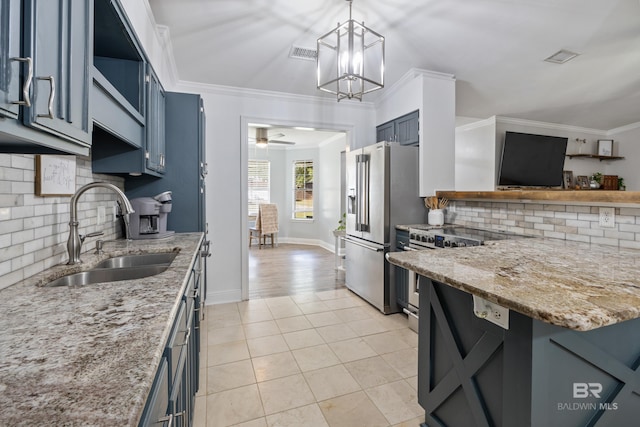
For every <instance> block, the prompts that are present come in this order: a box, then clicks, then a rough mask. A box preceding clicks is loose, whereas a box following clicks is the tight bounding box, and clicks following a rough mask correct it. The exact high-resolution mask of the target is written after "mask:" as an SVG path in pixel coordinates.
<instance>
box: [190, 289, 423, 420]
mask: <svg viewBox="0 0 640 427" xmlns="http://www.w3.org/2000/svg"><path fill="white" fill-rule="evenodd" d="M417 346H418V336H417V335H416V334H415V333H414V332H413V331H411V330H410V329H409V328H407V325H406V317H405V316H404V315H402V314H394V315H388V316H385V315H383V314H381V313H380V312H379V311H377V310H376V309H374V308H373V307H371V306H370V305H369V304H367V303H365V302H364V301H363V300H361V299H360V298H359V297H357V296H356V295H355V294H353V293H351V292H350V291H348V290H347V289H338V290H330V291H322V292H315V293H307V294H297V295H291V296H283V297H276V298H266V299H254V300H249V301H244V302H240V303H231V304H220V305H212V306H207V312H206V321H205V322H204V325H203V330H202V353H201V355H200V357H201V360H202V369H201V371H200V391H199V392H198V394H197V396H196V408H195V417H194V425H195V427H218V426H243V427H266V426H270V427H271V426H279V427H288V426H301V427H316V426H317V427H322V426H325V427H326V426H330V427H342V426H345V427H358V426H363V427H364V426H366V427H375V426H383V427H384V426H394V427H395V426H403V427H404V426H407V427H408V426H414V427H417V426H419V425H420V423H421V422H422V421H423V420H424V410H423V409H422V408H421V407H420V405H418V403H417V392H416V388H417V360H418V352H417Z"/></svg>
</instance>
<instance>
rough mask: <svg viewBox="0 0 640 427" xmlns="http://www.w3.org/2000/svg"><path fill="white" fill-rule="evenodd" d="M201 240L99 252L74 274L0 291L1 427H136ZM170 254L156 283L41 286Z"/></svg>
mask: <svg viewBox="0 0 640 427" xmlns="http://www.w3.org/2000/svg"><path fill="white" fill-rule="evenodd" d="M202 237H203V235H202V233H184V234H175V235H174V236H172V237H169V238H165V239H159V240H153V241H152V240H136V241H131V242H126V241H125V240H118V241H111V242H106V243H105V245H104V252H105V253H104V254H103V255H93V254H91V252H89V253H85V254H83V255H82V260H83V261H84V263H83V264H82V265H81V266H66V265H59V266H55V267H52V268H50V269H48V270H46V271H44V272H42V273H40V274H38V275H36V276H33V277H31V278H29V279H26V280H24V281H22V282H19V283H17V284H15V285H13V286H10V287H8V288H5V289H3V290H0V312H1V313H2V316H0V407H1V408H2V411H1V412H2V421H1V422H0V424H2V425H28V426H33V425H68V426H76V425H77V426H80V425H82V426H85V425H92V426H102V425H137V424H138V422H139V419H140V417H141V415H142V411H143V409H144V404H145V402H146V399H147V396H148V394H149V390H150V389H151V385H152V383H153V379H154V376H155V373H156V370H157V368H158V365H159V362H160V359H161V357H162V352H163V349H164V345H165V343H166V340H167V338H168V336H169V333H170V328H171V326H172V323H173V320H174V318H175V314H176V311H177V308H178V304H179V302H180V299H181V297H182V294H183V293H184V289H185V286H186V283H187V282H186V279H187V278H188V272H189V267H190V266H191V264H192V262H193V260H194V259H195V257H196V256H197V255H198V253H199V248H200V242H201V240H202ZM168 251H179V252H178V255H177V256H176V258H175V259H174V260H173V262H172V263H171V265H170V267H169V268H168V269H167V270H166V271H164V272H163V273H160V274H158V275H156V276H151V277H146V278H144V279H138V280H126V281H120V282H111V283H102V284H92V285H86V286H79V287H67V286H62V287H53V288H47V287H42V286H41V285H42V284H44V283H46V282H48V281H50V280H52V279H54V278H56V277H60V276H61V275H64V274H67V273H70V272H74V271H78V270H87V269H90V268H91V267H93V266H94V265H95V264H97V263H98V262H99V261H101V260H103V259H106V258H109V257H112V256H118V255H124V254H132V253H134V254H135V253H148V252H168Z"/></svg>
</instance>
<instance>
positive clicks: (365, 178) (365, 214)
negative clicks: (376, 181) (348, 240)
mask: <svg viewBox="0 0 640 427" xmlns="http://www.w3.org/2000/svg"><path fill="white" fill-rule="evenodd" d="M356 162H357V173H356V181H357V187H358V212H357V215H356V230H357V231H369V191H370V186H369V155H367V154H360V155H358V156H356Z"/></svg>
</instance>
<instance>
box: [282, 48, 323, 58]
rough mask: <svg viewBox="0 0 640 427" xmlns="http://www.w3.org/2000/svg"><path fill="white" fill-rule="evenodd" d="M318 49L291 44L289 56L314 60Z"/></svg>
mask: <svg viewBox="0 0 640 427" xmlns="http://www.w3.org/2000/svg"><path fill="white" fill-rule="evenodd" d="M317 56H318V51H317V50H315V49H310V48H308V47H300V46H291V50H290V51H289V58H295V59H304V60H306V61H315V60H316V57H317Z"/></svg>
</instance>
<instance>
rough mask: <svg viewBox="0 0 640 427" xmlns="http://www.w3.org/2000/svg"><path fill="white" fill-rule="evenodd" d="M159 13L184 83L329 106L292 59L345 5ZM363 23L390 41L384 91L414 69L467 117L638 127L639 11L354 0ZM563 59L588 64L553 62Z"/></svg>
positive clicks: (620, 4) (221, 0)
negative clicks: (448, 82) (563, 52)
mask: <svg viewBox="0 0 640 427" xmlns="http://www.w3.org/2000/svg"><path fill="white" fill-rule="evenodd" d="M149 3H150V5H151V8H152V10H153V13H154V16H155V19H156V22H157V23H158V24H161V25H166V26H168V27H169V30H170V34H171V41H172V45H173V50H174V54H175V60H176V63H177V67H178V73H179V78H180V80H184V81H193V82H202V83H210V84H217V85H226V86H235V87H243V88H254V89H263V90H271V91H280V92H287V93H294V94H304V95H315V96H330V95H326V94H323V93H321V92H319V91H318V90H317V89H316V86H315V62H312V61H303V60H296V59H290V58H288V54H289V50H290V48H291V46H292V45H294V44H295V45H298V46H302V47H309V48H314V49H315V46H316V39H317V37H318V36H320V35H323V34H324V33H326V32H327V31H329V30H330V29H332V28H333V27H335V26H336V25H337V23H338V22H344V21H345V20H346V19H347V18H348V2H347V1H345V0H181V1H175V0H149ZM353 17H354V19H356V20H358V21H364V22H365V25H367V26H368V27H370V28H371V29H373V30H375V31H376V32H378V33H380V34H382V35H384V36H385V38H386V61H387V62H386V76H385V79H386V81H385V85H386V87H390V86H392V85H393V83H395V82H396V81H397V80H398V79H399V78H400V77H401V76H402V75H404V74H405V73H406V72H407V71H408V70H409V69H411V68H421V69H427V70H433V71H441V72H446V73H452V74H454V75H455V76H456V78H457V86H456V114H457V115H458V116H466V117H474V118H479V119H483V118H487V117H490V116H493V115H501V116H508V117H515V118H525V119H530V120H539V121H545V122H551V123H560V124H568V125H575V126H582V127H587V128H593V129H602V130H609V129H613V128H617V127H620V126H624V125H627V124H631V123H636V122H639V121H640V0H422V1H420V0H417V1H416V0H354V2H353ZM563 48H564V49H568V50H572V51H575V52H578V53H580V56H578V57H577V58H575V59H573V60H572V61H570V62H568V63H566V64H564V65H557V64H550V63H547V62H544V61H543V59H544V58H546V57H548V56H550V55H551V54H553V53H555V52H556V51H558V50H560V49H563ZM384 90H385V89H382V90H381V91H378V92H374V93H371V94H369V95H365V100H368V101H374V100H375V99H376V97H377V96H379V94H380V92H382V91H384ZM342 102H345V101H342ZM347 102H354V101H347ZM356 102H357V101H356Z"/></svg>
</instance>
